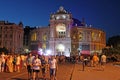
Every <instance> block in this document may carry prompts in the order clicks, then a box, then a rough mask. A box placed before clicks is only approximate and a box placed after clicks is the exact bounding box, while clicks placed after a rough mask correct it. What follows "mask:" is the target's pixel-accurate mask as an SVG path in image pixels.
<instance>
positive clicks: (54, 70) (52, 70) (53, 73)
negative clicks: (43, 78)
mask: <svg viewBox="0 0 120 80" xmlns="http://www.w3.org/2000/svg"><path fill="white" fill-rule="evenodd" d="M55 74H56V69H55V68H54V69H50V75H54V76H55Z"/></svg>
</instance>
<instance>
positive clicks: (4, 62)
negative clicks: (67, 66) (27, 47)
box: [0, 52, 58, 80]
mask: <svg viewBox="0 0 120 80" xmlns="http://www.w3.org/2000/svg"><path fill="white" fill-rule="evenodd" d="M22 68H26V69H27V72H28V79H29V80H39V73H40V71H41V72H42V78H43V80H46V73H47V72H49V73H50V79H51V80H56V72H57V69H58V66H57V60H56V58H55V56H49V57H48V56H47V57H46V56H43V55H42V56H40V55H38V54H35V55H33V54H32V53H29V54H28V55H20V54H9V55H5V54H4V52H2V54H0V72H10V73H12V72H20V71H21V70H22Z"/></svg>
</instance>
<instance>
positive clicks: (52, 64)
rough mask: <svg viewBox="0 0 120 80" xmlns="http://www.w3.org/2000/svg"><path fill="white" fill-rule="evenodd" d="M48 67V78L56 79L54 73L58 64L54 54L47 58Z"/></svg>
mask: <svg viewBox="0 0 120 80" xmlns="http://www.w3.org/2000/svg"><path fill="white" fill-rule="evenodd" d="M49 67H50V80H57V78H56V73H57V70H58V66H57V61H56V59H55V57H54V56H51V59H50V60H49Z"/></svg>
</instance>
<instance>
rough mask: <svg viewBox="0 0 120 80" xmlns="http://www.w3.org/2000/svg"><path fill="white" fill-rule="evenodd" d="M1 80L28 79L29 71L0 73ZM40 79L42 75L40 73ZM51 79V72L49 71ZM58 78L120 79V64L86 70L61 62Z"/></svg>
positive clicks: (80, 79)
mask: <svg viewBox="0 0 120 80" xmlns="http://www.w3.org/2000/svg"><path fill="white" fill-rule="evenodd" d="M0 80H27V71H26V69H25V68H24V69H22V71H21V72H19V73H18V72H13V73H7V72H3V73H0ZM40 80H42V75H41V73H40ZM47 80H49V72H48V73H47ZM57 80H120V66H114V65H113V64H112V63H108V64H106V67H105V70H104V71H103V70H102V69H101V67H85V69H84V71H83V68H82V65H81V64H72V63H62V64H59V69H58V72H57Z"/></svg>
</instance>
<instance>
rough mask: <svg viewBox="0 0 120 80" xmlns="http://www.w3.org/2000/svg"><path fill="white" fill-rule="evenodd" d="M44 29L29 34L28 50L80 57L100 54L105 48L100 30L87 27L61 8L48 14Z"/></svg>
mask: <svg viewBox="0 0 120 80" xmlns="http://www.w3.org/2000/svg"><path fill="white" fill-rule="evenodd" d="M49 21H50V23H49V26H46V27H44V26H43V27H37V28H36V29H34V30H32V31H31V32H30V42H29V48H30V50H38V51H39V52H40V54H44V55H65V56H70V55H81V54H88V55H90V54H92V53H93V52H98V53H101V51H102V48H104V47H105V46H106V34H105V32H104V31H103V30H101V29H96V28H93V27H92V26H91V25H90V26H87V25H86V23H85V21H84V19H82V20H81V21H79V20H77V19H75V18H73V17H72V14H71V13H69V12H67V11H66V10H65V9H64V8H63V7H60V8H59V9H58V11H57V12H56V13H53V14H50V20H49Z"/></svg>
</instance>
